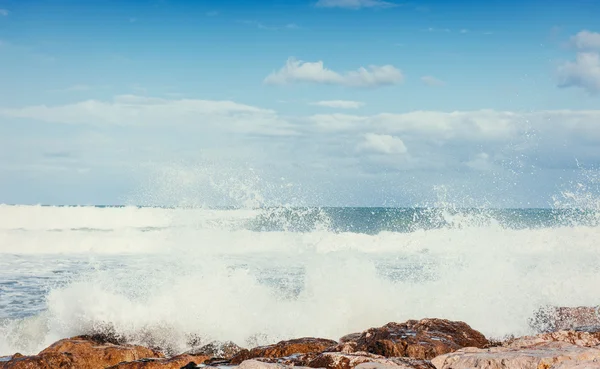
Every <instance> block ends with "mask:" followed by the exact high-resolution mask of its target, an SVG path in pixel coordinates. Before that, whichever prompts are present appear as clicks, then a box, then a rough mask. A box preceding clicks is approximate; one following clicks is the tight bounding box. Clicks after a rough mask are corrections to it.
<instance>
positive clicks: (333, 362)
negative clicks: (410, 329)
mask: <svg viewBox="0 0 600 369" xmlns="http://www.w3.org/2000/svg"><path fill="white" fill-rule="evenodd" d="M307 366H309V367H311V368H326V369H353V368H358V369H386V368H396V369H433V368H434V366H433V365H432V364H431V363H430V362H429V361H425V360H417V359H410V358H402V357H394V358H386V357H384V356H380V355H374V354H370V353H368V352H356V353H352V354H345V353H341V352H324V353H322V354H320V355H318V356H317V357H316V358H314V359H313V360H311V361H310V362H308V363H307Z"/></svg>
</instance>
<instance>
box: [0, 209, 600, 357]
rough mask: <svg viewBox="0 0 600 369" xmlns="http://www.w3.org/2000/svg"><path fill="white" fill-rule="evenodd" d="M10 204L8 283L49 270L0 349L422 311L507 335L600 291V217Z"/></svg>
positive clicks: (244, 331) (172, 337) (326, 332)
mask: <svg viewBox="0 0 600 369" xmlns="http://www.w3.org/2000/svg"><path fill="white" fill-rule="evenodd" d="M0 214H1V215H2V216H1V219H2V224H1V225H0V270H1V271H0V283H1V282H3V281H18V282H19V283H22V284H23V288H25V287H27V285H26V283H27V281H28V278H30V277H44V278H49V279H48V280H51V281H53V282H52V283H50V282H47V283H46V285H45V286H44V287H45V289H36V283H38V284H40V283H41V284H43V283H44V282H43V281H42V282H40V281H37V280H36V281H34V282H32V285H31V286H29V287H31V288H30V289H24V290H23V292H22V296H20V297H19V296H16V295H10V296H9V295H7V294H6V293H5V295H4V296H1V295H0V312H2V311H3V310H7V309H8V306H9V305H8V304H9V303H10V301H13V300H15V299H19V298H23V296H27V294H40V293H44V294H45V296H46V298H45V300H44V301H43V302H41V303H40V304H41V309H40V310H41V312H37V313H36V314H35V315H33V316H29V317H26V318H24V319H14V317H11V318H10V319H8V318H5V319H4V322H2V323H0V326H1V328H0V354H11V353H14V352H16V351H19V352H22V353H34V352H36V351H39V350H40V349H41V348H43V347H45V346H47V345H48V344H50V343H51V342H53V341H55V340H57V339H60V338H64V337H67V336H73V335H77V334H83V333H88V332H91V331H95V330H99V329H102V328H105V327H107V326H110V327H112V328H113V329H114V330H115V331H116V332H118V333H119V334H122V335H124V336H126V337H128V338H129V339H130V340H132V341H138V342H145V343H153V344H159V345H162V346H164V347H169V348H172V349H173V350H175V351H180V350H184V349H185V348H186V342H187V340H188V339H189V337H190V336H191V335H199V336H201V337H203V338H204V339H205V340H211V339H218V340H233V341H235V342H236V343H238V344H240V345H246V346H252V345H256V344H262V343H267V342H272V341H275V340H278V339H285V338H292V337H300V336H320V337H326V338H333V339H337V338H339V337H340V336H342V335H344V334H346V333H350V332H353V331H360V330H363V329H366V328H368V327H371V326H377V325H382V324H385V323H387V322H389V321H404V320H406V319H418V318H423V317H440V318H448V319H453V320H463V321H466V322H467V323H469V324H470V325H471V326H472V327H474V328H476V329H478V330H481V331H482V332H483V333H484V334H486V335H488V336H501V335H505V334H522V333H526V332H527V331H528V325H527V319H528V318H529V317H531V315H532V313H533V311H534V310H536V309H537V308H538V307H540V306H542V305H545V304H556V305H570V306H573V305H598V303H599V302H598V299H599V297H598V295H597V293H596V290H597V286H598V285H599V284H600V267H599V266H600V244H599V243H598V242H597V240H598V239H599V238H600V228H598V227H588V226H572V227H553V228H538V229H522V230H515V229H507V228H504V227H502V226H500V225H499V224H498V223H497V222H493V221H492V222H487V223H486V224H475V225H473V224H474V222H473V221H472V220H468V219H467V220H464V219H463V220H457V219H456V218H455V221H456V222H459V223H461V224H460V227H454V228H442V229H435V230H417V231H414V232H409V233H395V232H380V233H378V234H375V235H367V234H357V233H337V232H331V231H327V230H325V229H321V230H315V231H310V232H287V231H275V232H258V231H250V230H247V229H244V227H241V226H240V224H241V223H240V222H243V221H247V220H248V219H251V218H252V217H254V216H255V215H256V214H257V211H256V210H250V211H238V210H231V211H229V210H219V211H217V210H202V209H193V210H192V209H189V210H182V209H156V208H141V209H140V208H127V207H126V208H108V209H106V208H105V209H99V208H92V207H64V208H62V207H61V208H56V207H38V206H0ZM475 223H477V222H475ZM57 272H61V273H63V274H64V273H66V274H68V276H63V274H60V273H58V274H57ZM0 286H1V285H0ZM38 287H39V286H38ZM0 291H8V289H7V288H5V289H4V290H0ZM11 291H13V293H14V291H15V289H14V288H13V289H12V290H11ZM44 291H48V292H47V294H46V293H45V292H44ZM9 300H10V301H9ZM33 304H35V303H33Z"/></svg>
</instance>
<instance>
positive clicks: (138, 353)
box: [0, 336, 162, 369]
mask: <svg viewBox="0 0 600 369" xmlns="http://www.w3.org/2000/svg"><path fill="white" fill-rule="evenodd" d="M158 357H162V355H161V354H160V353H159V352H157V351H154V350H151V349H149V348H146V347H142V346H134V345H116V344H114V343H109V342H102V341H99V340H97V339H94V338H90V337H84V336H81V337H74V338H70V339H64V340H60V341H58V342H55V343H54V344H52V345H51V346H50V347H48V348H46V349H45V350H43V351H42V352H40V353H39V354H38V355H35V356H22V357H18V358H17V357H13V359H12V360H10V361H7V362H4V363H0V369H33V368H35V369H46V368H49V369H50V368H62V369H99V368H102V369H103V368H106V367H108V366H111V365H115V364H118V363H120V362H123V361H133V360H138V359H142V358H158Z"/></svg>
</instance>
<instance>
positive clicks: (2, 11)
mask: <svg viewBox="0 0 600 369" xmlns="http://www.w3.org/2000/svg"><path fill="white" fill-rule="evenodd" d="M0 16H3V17H6V16H8V10H6V9H0Z"/></svg>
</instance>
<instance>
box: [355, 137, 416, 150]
mask: <svg viewBox="0 0 600 369" xmlns="http://www.w3.org/2000/svg"><path fill="white" fill-rule="evenodd" d="M358 148H359V149H360V150H365V151H371V152H375V153H379V154H389V155H391V154H406V152H407V151H408V150H407V149H406V146H405V145H404V142H403V141H402V140H401V139H400V138H398V137H394V136H390V135H380V134H376V133H367V134H366V135H365V136H364V141H363V142H361V143H360V144H359V145H358Z"/></svg>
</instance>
